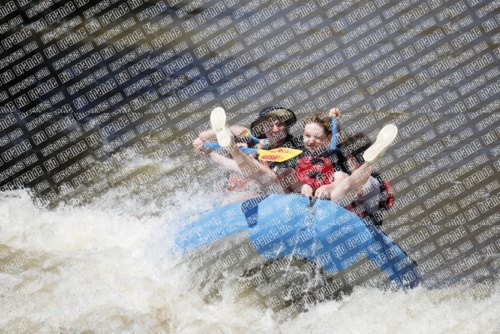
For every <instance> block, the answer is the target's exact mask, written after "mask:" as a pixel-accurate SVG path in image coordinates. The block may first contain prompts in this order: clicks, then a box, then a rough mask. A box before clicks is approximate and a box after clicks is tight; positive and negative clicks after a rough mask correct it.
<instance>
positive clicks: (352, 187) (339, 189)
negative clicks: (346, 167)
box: [330, 124, 398, 206]
mask: <svg viewBox="0 0 500 334" xmlns="http://www.w3.org/2000/svg"><path fill="white" fill-rule="evenodd" d="M397 134H398V128H397V127H396V126H395V125H393V124H388V125H386V126H384V127H383V128H382V130H381V131H380V132H379V134H378V136H377V140H376V141H375V143H374V144H373V145H372V146H370V147H369V148H368V149H367V150H366V151H365V152H364V154H363V159H364V160H365V162H366V163H364V164H363V165H361V166H360V167H359V168H358V169H356V170H355V171H354V172H353V173H352V174H351V175H350V176H348V177H346V178H345V179H344V180H341V181H339V184H338V186H335V187H334V189H333V190H332V192H331V193H330V198H331V200H332V201H333V202H337V203H339V204H341V205H343V206H346V205H348V204H349V203H351V202H352V201H353V200H354V198H355V196H356V192H358V191H359V190H360V189H361V188H362V187H363V185H364V184H365V183H366V182H367V181H368V178H369V177H370V174H371V173H372V168H371V165H373V164H375V163H376V162H377V161H378V160H380V159H381V158H382V157H383V156H384V153H385V151H386V150H387V148H388V147H389V146H390V145H391V144H392V142H393V141H394V139H395V138H396V136H397ZM334 183H335V182H334Z"/></svg>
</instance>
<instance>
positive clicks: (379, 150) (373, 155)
mask: <svg viewBox="0 0 500 334" xmlns="http://www.w3.org/2000/svg"><path fill="white" fill-rule="evenodd" d="M397 135H398V127H397V126H395V125H394V124H388V125H386V126H384V127H383V128H382V130H380V132H379V134H378V136H377V140H375V143H373V145H372V146H370V147H369V148H368V149H367V150H366V151H365V153H364V154H363V159H364V160H365V162H366V163H367V164H369V165H373V164H374V163H376V162H377V161H378V160H379V159H380V158H382V157H383V156H384V154H385V151H387V149H388V148H389V146H391V144H392V142H393V141H394V139H396V136H397Z"/></svg>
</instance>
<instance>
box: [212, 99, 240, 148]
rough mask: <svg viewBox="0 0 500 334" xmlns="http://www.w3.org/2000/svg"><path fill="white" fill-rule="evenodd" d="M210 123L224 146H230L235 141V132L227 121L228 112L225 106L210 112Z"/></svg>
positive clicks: (218, 140) (220, 143) (219, 141)
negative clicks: (233, 132) (232, 131)
mask: <svg viewBox="0 0 500 334" xmlns="http://www.w3.org/2000/svg"><path fill="white" fill-rule="evenodd" d="M210 124H211V125H212V129H213V130H214V131H215V135H216V136H217V142H218V143H219V145H220V146H222V147H229V146H231V143H233V142H234V138H233V134H232V133H231V130H229V127H228V126H227V123H226V112H225V111H224V109H223V108H221V107H217V108H215V109H214V110H212V113H211V114H210Z"/></svg>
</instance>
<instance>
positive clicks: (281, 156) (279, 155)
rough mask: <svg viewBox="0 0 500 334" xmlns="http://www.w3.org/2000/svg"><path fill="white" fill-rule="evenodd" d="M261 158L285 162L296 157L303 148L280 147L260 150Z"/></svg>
mask: <svg viewBox="0 0 500 334" xmlns="http://www.w3.org/2000/svg"><path fill="white" fill-rule="evenodd" d="M258 152H259V160H262V161H274V162H283V161H287V160H290V159H293V158H295V157H296V156H298V155H300V154H301V153H302V151H301V150H296V149H293V148H285V147H279V148H275V149H272V150H258Z"/></svg>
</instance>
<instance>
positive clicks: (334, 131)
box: [330, 108, 339, 150]
mask: <svg viewBox="0 0 500 334" xmlns="http://www.w3.org/2000/svg"><path fill="white" fill-rule="evenodd" d="M338 116H339V110H338V109H337V108H333V109H331V110H330V117H331V118H332V150H335V149H337V117H338Z"/></svg>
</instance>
